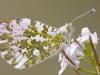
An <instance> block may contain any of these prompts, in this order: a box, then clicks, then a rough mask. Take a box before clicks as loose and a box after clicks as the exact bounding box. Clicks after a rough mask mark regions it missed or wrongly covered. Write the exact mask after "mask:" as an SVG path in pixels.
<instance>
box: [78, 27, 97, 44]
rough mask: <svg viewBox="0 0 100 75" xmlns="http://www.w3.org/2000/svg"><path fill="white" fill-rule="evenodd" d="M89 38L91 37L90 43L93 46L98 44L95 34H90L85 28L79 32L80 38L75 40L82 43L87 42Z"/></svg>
mask: <svg viewBox="0 0 100 75" xmlns="http://www.w3.org/2000/svg"><path fill="white" fill-rule="evenodd" d="M89 37H91V39H92V42H93V43H94V44H97V43H98V37H97V33H96V32H95V33H94V34H92V33H91V32H90V30H89V29H88V28H87V27H85V28H82V30H81V36H80V37H78V38H77V41H78V42H79V43H83V42H85V41H89Z"/></svg>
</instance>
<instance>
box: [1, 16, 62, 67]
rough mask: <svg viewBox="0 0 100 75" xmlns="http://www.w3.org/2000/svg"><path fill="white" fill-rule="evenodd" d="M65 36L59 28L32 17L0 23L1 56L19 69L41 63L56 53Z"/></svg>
mask: <svg viewBox="0 0 100 75" xmlns="http://www.w3.org/2000/svg"><path fill="white" fill-rule="evenodd" d="M62 39H63V36H62V35H61V34H60V33H59V31H58V30H57V28H54V27H51V26H48V25H46V24H44V23H42V22H39V21H35V22H34V23H31V21H30V19H26V18H25V19H18V20H11V21H8V22H1V23H0V56H1V57H2V58H4V59H5V60H6V61H7V63H9V64H11V65H13V66H14V67H15V68H17V69H23V68H26V67H30V66H32V65H35V64H38V63H41V62H42V61H44V60H46V59H47V58H49V57H51V56H52V55H55V54H56V53H57V52H58V50H57V47H58V46H59V45H60V43H61V40H62Z"/></svg>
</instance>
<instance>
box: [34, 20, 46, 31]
mask: <svg viewBox="0 0 100 75" xmlns="http://www.w3.org/2000/svg"><path fill="white" fill-rule="evenodd" d="M35 22H36V24H35V27H36V29H37V31H38V32H42V31H43V30H44V28H43V27H44V23H41V22H40V21H35Z"/></svg>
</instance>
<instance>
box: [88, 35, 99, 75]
mask: <svg viewBox="0 0 100 75" xmlns="http://www.w3.org/2000/svg"><path fill="white" fill-rule="evenodd" d="M89 40H90V44H91V47H92V51H93V55H94V59H95V62H96V70H97V74H98V75H100V64H99V59H98V56H97V53H96V50H95V48H94V45H93V42H92V39H91V36H90V37H89Z"/></svg>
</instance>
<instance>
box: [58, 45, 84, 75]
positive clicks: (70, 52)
mask: <svg viewBox="0 0 100 75" xmlns="http://www.w3.org/2000/svg"><path fill="white" fill-rule="evenodd" d="M64 51H65V53H66V55H67V56H69V58H70V59H71V60H72V61H73V63H74V64H75V65H76V67H78V66H79V64H80V61H79V58H78V57H77V54H79V52H80V54H79V55H80V56H81V55H82V54H83V53H82V51H81V50H80V49H78V45H77V44H76V43H72V44H70V45H69V46H66V47H65V48H64ZM59 62H61V64H60V65H61V69H60V70H59V72H58V75H61V74H62V73H63V72H64V70H65V69H66V67H67V66H68V65H71V66H73V65H72V63H71V62H70V61H69V60H67V59H66V58H65V56H64V55H63V54H61V53H60V54H59Z"/></svg>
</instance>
